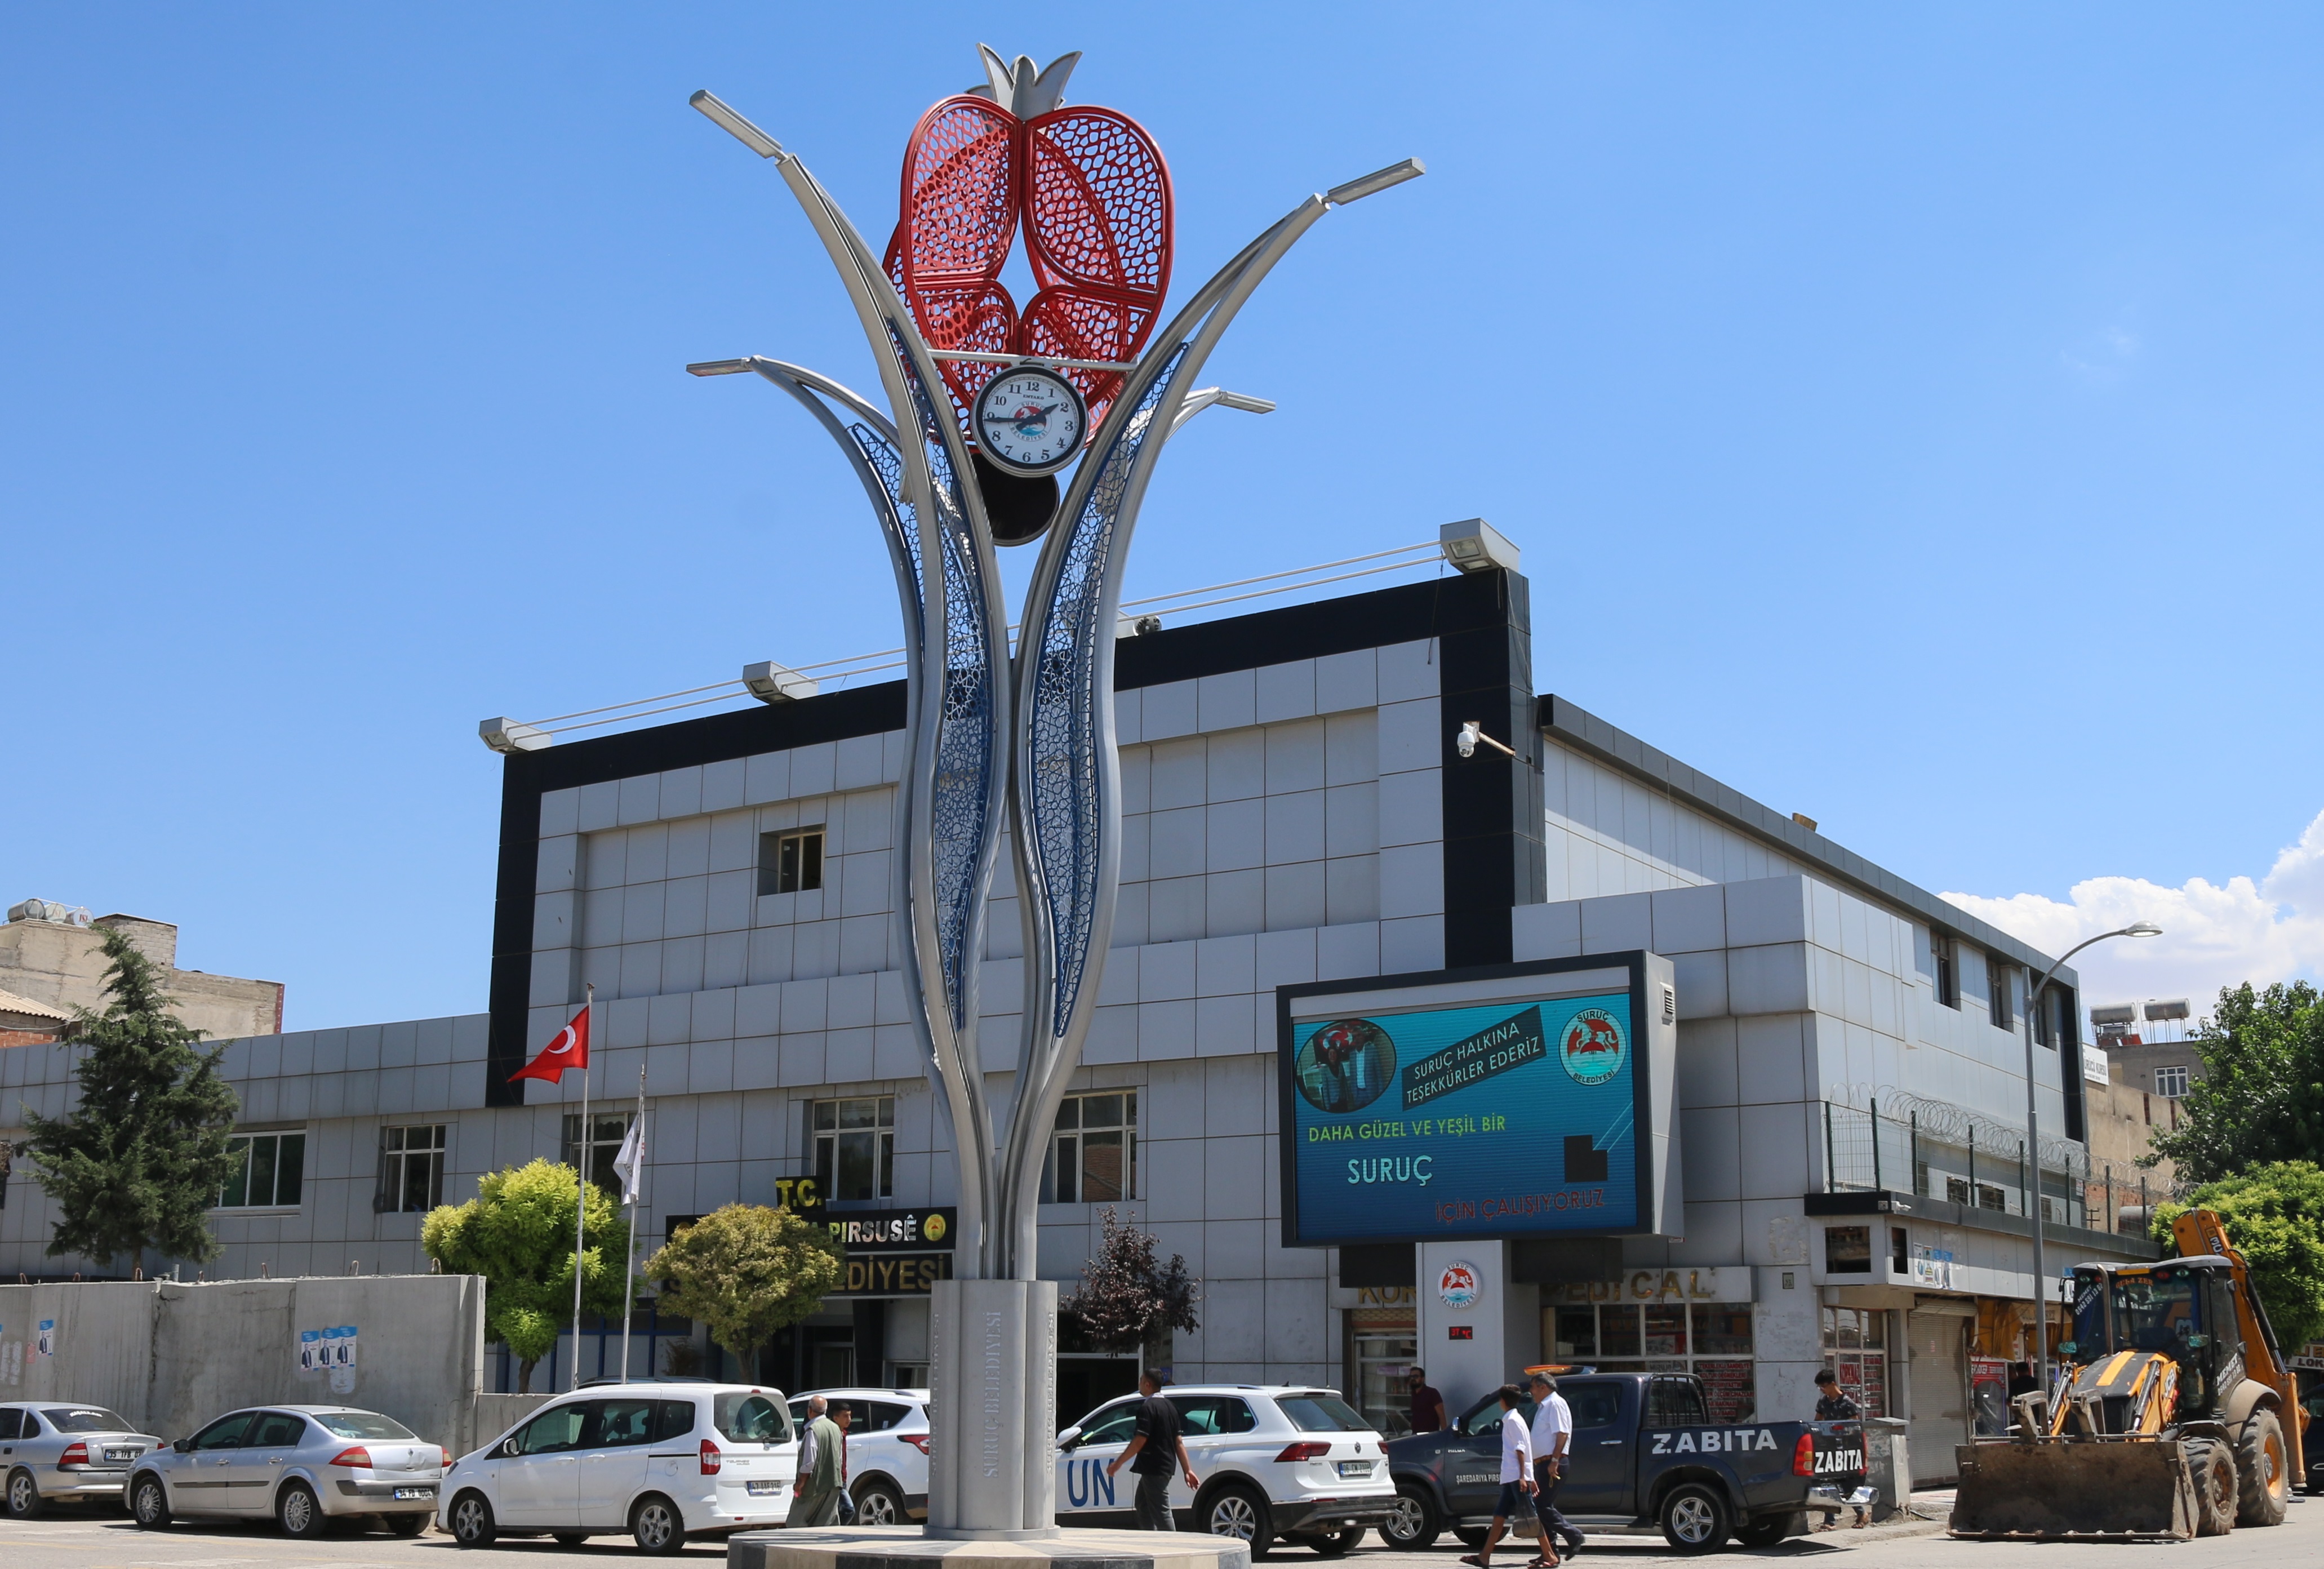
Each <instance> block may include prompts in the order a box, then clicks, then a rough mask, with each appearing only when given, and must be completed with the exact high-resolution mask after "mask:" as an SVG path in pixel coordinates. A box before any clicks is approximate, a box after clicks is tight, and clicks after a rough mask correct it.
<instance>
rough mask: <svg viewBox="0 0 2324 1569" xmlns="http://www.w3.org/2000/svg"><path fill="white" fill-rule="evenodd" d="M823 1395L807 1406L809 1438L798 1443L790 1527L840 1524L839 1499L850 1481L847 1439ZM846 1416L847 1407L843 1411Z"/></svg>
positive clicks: (806, 1437) (816, 1397) (787, 1517)
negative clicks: (831, 1413) (796, 1470)
mask: <svg viewBox="0 0 2324 1569" xmlns="http://www.w3.org/2000/svg"><path fill="white" fill-rule="evenodd" d="M829 1409H830V1402H828V1401H826V1400H825V1398H823V1397H822V1396H821V1395H816V1396H814V1397H812V1398H809V1399H808V1401H807V1435H806V1436H805V1437H804V1438H801V1439H800V1440H799V1457H798V1480H797V1481H794V1482H793V1483H792V1484H791V1507H790V1512H789V1513H788V1515H786V1516H785V1517H784V1518H783V1524H784V1525H785V1526H787V1527H800V1526H808V1527H813V1526H835V1525H837V1524H839V1495H840V1492H841V1490H842V1489H843V1488H844V1485H845V1483H846V1480H847V1435H846V1434H845V1433H844V1431H842V1430H841V1428H840V1426H839V1424H838V1423H836V1422H835V1421H833V1420H832V1419H831V1417H830V1414H829ZM840 1414H841V1415H842V1416H843V1417H844V1416H845V1415H846V1407H841V1408H840Z"/></svg>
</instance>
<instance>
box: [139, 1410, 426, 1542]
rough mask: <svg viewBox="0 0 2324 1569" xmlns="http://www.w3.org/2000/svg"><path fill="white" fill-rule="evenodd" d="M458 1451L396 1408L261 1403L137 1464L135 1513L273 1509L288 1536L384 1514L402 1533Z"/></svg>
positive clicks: (156, 1520)
mask: <svg viewBox="0 0 2324 1569" xmlns="http://www.w3.org/2000/svg"><path fill="white" fill-rule="evenodd" d="M451 1458H452V1457H451V1456H450V1455H449V1454H446V1453H445V1451H444V1450H443V1449H442V1448H441V1447H439V1446H438V1445H437V1444H429V1443H428V1442H427V1441H426V1440H424V1439H422V1438H420V1436H419V1435H417V1434H415V1433H413V1432H412V1431H411V1430H410V1428H408V1427H406V1426H403V1424H402V1423H401V1422H398V1421H396V1420H395V1419H394V1418H393V1417H383V1416H381V1415H380V1414H379V1413H378V1412H376V1411H358V1410H356V1409H355V1408H354V1407H350V1406H254V1407H249V1408H247V1409H244V1410H241V1411H230V1412H228V1413H227V1414H226V1415H225V1416H223V1417H219V1418H218V1419H217V1421H215V1422H213V1423H211V1424H210V1425H209V1426H207V1427H205V1428H203V1429H202V1430H201V1431H200V1432H198V1433H197V1434H195V1435H193V1436H192V1437H191V1438H180V1439H179V1440H178V1441H177V1442H176V1443H175V1444H171V1445H170V1446H169V1447H167V1448H165V1449H157V1450H155V1451H153V1452H152V1454H148V1455H146V1456H145V1457H144V1458H143V1459H142V1460H140V1461H139V1462H138V1463H137V1465H136V1468H135V1469H134V1471H132V1472H130V1476H129V1512H130V1514H131V1515H132V1516H134V1518H136V1521H137V1523H138V1525H139V1526H141V1527H143V1528H144V1529H146V1530H149V1531H152V1530H159V1529H161V1527H164V1526H166V1525H168V1524H169V1523H170V1521H171V1518H173V1517H175V1516H178V1515H226V1516H233V1517H237V1518H244V1519H251V1518H260V1517H263V1516H267V1515H272V1516H273V1517H274V1519H275V1520H276V1522H277V1523H278V1524H280V1525H281V1527H282V1529H283V1531H284V1533H285V1534H286V1535H289V1536H292V1537H315V1536H319V1535H321V1533H322V1531H323V1529H324V1527H325V1525H326V1523H327V1521H329V1520H330V1519H332V1518H344V1517H346V1516H348V1515H377V1516H379V1517H380V1518H383V1520H385V1521H386V1523H387V1526H388V1528H389V1529H391V1530H392V1531H393V1532H395V1534H396V1535H398V1536H400V1537H416V1536H418V1535H419V1534H420V1532H421V1531H423V1530H426V1529H427V1528H428V1520H429V1516H430V1515H432V1514H434V1513H435V1510H436V1490H437V1487H438V1484H439V1483H441V1482H442V1481H443V1480H444V1472H445V1468H446V1467H447V1466H448V1465H449V1464H450V1463H451Z"/></svg>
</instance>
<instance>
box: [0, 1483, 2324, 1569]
mask: <svg viewBox="0 0 2324 1569" xmlns="http://www.w3.org/2000/svg"><path fill="white" fill-rule="evenodd" d="M1461 1551H1462V1549H1461V1548H1460V1546H1458V1545H1457V1544H1455V1543H1453V1542H1452V1539H1451V1538H1450V1537H1447V1538H1445V1541H1444V1545H1443V1546H1440V1547H1438V1548H1436V1549H1434V1550H1433V1551H1430V1552H1427V1553H1390V1552H1388V1551H1387V1550H1385V1549H1384V1548H1382V1547H1381V1546H1379V1542H1378V1540H1377V1538H1375V1539H1372V1540H1369V1541H1367V1542H1366V1543H1365V1545H1364V1546H1360V1547H1359V1548H1357V1549H1356V1551H1355V1552H1354V1553H1353V1554H1351V1555H1350V1556H1349V1558H1348V1560H1347V1561H1346V1562H1347V1563H1349V1564H1360V1569H1458V1565H1459V1562H1460V1555H1461ZM2061 1555H2062V1556H2061ZM2147 1555H2153V1556H2154V1558H2155V1560H2156V1564H2157V1569H2163V1565H2164V1564H2167V1565H2168V1569H2214V1566H2217V1569H2228V1566H2231V1565H2246V1564H2248V1565H2252V1566H2253V1569H2261V1566H2263V1565H2264V1566H2265V1569H2282V1565H2286V1564H2324V1498H2296V1499H2294V1500H2293V1504H2292V1516H2291V1518H2289V1519H2287V1520H2286V1521H2285V1522H2284V1523H2283V1524H2282V1526H2279V1527H2275V1528H2274V1529H2273V1530H2264V1531H2262V1530H2244V1531H2236V1532H2235V1533H2234V1534H2233V1535H2231V1536H2227V1537H2206V1538H2199V1539H2198V1540H2196V1541H2192V1542H2181V1543H2175V1544H2161V1543H2158V1544H2154V1545H2152V1546H2087V1547H2074V1546H2062V1547H2061V1546H2009V1545H2004V1544H1997V1543H1990V1542H1956V1541H1953V1540H1952V1539H1950V1537H1945V1536H1943V1535H1942V1534H1941V1533H1939V1532H1936V1531H1934V1530H1933V1529H1931V1528H1928V1527H1901V1528H1900V1527H1899V1526H1896V1525H1889V1526H1877V1527H1873V1528H1872V1529H1870V1530H1868V1531H1861V1532H1858V1531H1853V1530H1849V1529H1845V1528H1843V1529H1840V1530H1838V1531H1832V1532H1829V1533H1826V1534H1824V1535H1821V1536H1814V1537H1794V1538H1793V1539H1792V1540H1790V1541H1787V1542H1784V1543H1783V1544H1782V1545H1781V1546H1775V1547H1769V1548H1766V1549H1763V1550H1760V1551H1757V1552H1748V1551H1745V1550H1744V1549H1741V1548H1729V1550H1728V1551H1727V1552H1726V1553H1725V1554H1722V1555H1720V1559H1721V1560H1722V1561H1724V1562H1729V1563H1731V1562H1735V1561H1737V1560H1742V1559H1753V1558H1792V1559H1799V1560H1803V1561H1808V1560H1823V1561H1826V1562H1828V1563H1829V1564H1830V1565H1831V1569H2033V1566H2034V1565H2039V1566H2040V1569H2071V1566H2072V1565H2075V1564H2082V1565H2087V1566H2088V1569H2121V1566H2122V1565H2124V1564H2126V1563H2127V1562H2129V1561H2131V1560H2133V1559H2135V1558H2140V1557H2144V1556H2147ZM675 1561H676V1562H678V1563H679V1564H689V1563H690V1564H723V1563H724V1561H725V1548H724V1545H723V1544H722V1543H720V1542H718V1541H716V1540H710V1541H701V1542H696V1543H691V1544H689V1545H688V1546H687V1549H686V1551H685V1552H684V1553H683V1554H682V1555H679V1556H678V1558H677V1559H676V1560H675ZM1525 1561H1526V1555H1524V1554H1523V1553H1517V1552H1509V1551H1507V1550H1504V1551H1502V1552H1499V1553H1497V1554H1495V1555H1494V1564H1495V1569H1522V1565H1523V1564H1524V1563H1525ZM1680 1561H1682V1560H1680V1559H1679V1558H1678V1557H1677V1556H1676V1555H1674V1554H1672V1553H1671V1552H1670V1550H1669V1549H1668V1548H1667V1547H1665V1546H1664V1544H1663V1542H1662V1539H1661V1538H1660V1537H1653V1536H1636V1537H1628V1536H1625V1537H1612V1536H1600V1537H1596V1538H1595V1539H1593V1541H1592V1543H1591V1548H1590V1550H1589V1551H1587V1552H1585V1553H1584V1554H1583V1555H1582V1558H1581V1560H1580V1563H1581V1564H1582V1565H1583V1566H1584V1569H1587V1566H1588V1565H1591V1564H1620V1565H1622V1566H1623V1569H1633V1566H1637V1565H1645V1564H1669V1563H1676V1562H1680ZM646 1562H650V1560H648V1559H647V1558H646V1557H645V1556H644V1555H642V1554H640V1553H638V1552H637V1551H635V1550H634V1549H633V1548H632V1546H631V1544H630V1543H629V1541H628V1539H627V1538H625V1537H596V1538H594V1539H593V1540H591V1541H590V1542H589V1543H588V1544H586V1546H578V1547H565V1546H558V1544H557V1543H555V1542H551V1541H548V1540H546V1539H542V1540H536V1541H523V1540H509V1541H504V1542H503V1543H502V1544H501V1545H500V1546H497V1547H494V1548H493V1549H491V1550H490V1551H487V1552H478V1553H464V1552H462V1551H461V1550H460V1549H459V1548H458V1547H456V1546H453V1545H452V1541H451V1538H450V1537H445V1536H442V1535H440V1534H438V1533H437V1532H435V1531H432V1530H431V1531H429V1533H428V1534H427V1535H425V1536H422V1537H390V1536H388V1535H386V1534H385V1533H383V1532H382V1533H370V1534H364V1535H355V1534H352V1533H349V1534H345V1535H339V1536H334V1537H327V1538H326V1539H324V1540H323V1541H320V1542H314V1543H303V1542H291V1541H288V1540H286V1539H284V1538H283V1537H281V1535H279V1534H278V1533H277V1532H276V1531H275V1530H274V1529H273V1527H272V1524H271V1523H268V1524H253V1525H248V1526H240V1525H184V1524H181V1525H177V1526H173V1527H171V1528H170V1529H168V1530H166V1531H161V1532H152V1531H140V1530H139V1529H137V1528H136V1527H134V1526H133V1525H131V1524H130V1523H129V1521H128V1520H127V1519H125V1518H122V1517H120V1516H117V1515H84V1514H79V1513H76V1512H72V1511H69V1510H66V1509H61V1508H59V1509H52V1510H51V1512H50V1514H49V1515H48V1516H46V1517H45V1518H42V1519H38V1520H32V1521H29V1522H24V1523H18V1522H15V1521H10V1520H0V1564H5V1565H6V1566H7V1569H290V1566H292V1565H304V1564H334V1565H365V1566H376V1569H430V1566H431V1565H433V1566H435V1569H454V1566H455V1565H457V1569H505V1566H510V1565H530V1566H531V1569H554V1566H556V1565H558V1564H576V1565H577V1564H629V1563H640V1564H642V1563H646ZM1268 1563H1269V1564H1276V1565H1280V1566H1282V1569H1305V1565H1307V1564H1314V1565H1316V1566H1317V1569H1322V1565H1323V1563H1324V1560H1323V1559H1320V1558H1318V1557H1317V1556H1316V1555H1314V1554H1313V1553H1309V1552H1307V1551H1305V1549H1302V1548H1284V1549H1281V1550H1279V1551H1277V1553H1276V1554H1275V1555H1274V1556H1273V1557H1272V1558H1270V1559H1269V1560H1268Z"/></svg>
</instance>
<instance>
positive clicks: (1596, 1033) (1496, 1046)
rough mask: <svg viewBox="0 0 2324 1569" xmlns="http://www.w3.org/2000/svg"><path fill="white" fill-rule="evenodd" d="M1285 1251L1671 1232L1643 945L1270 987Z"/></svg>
mask: <svg viewBox="0 0 2324 1569" xmlns="http://www.w3.org/2000/svg"><path fill="white" fill-rule="evenodd" d="M1276 1005H1277V1077H1278V1081H1279V1094H1280V1099H1281V1104H1282V1116H1281V1120H1280V1121H1279V1124H1278V1125H1279V1126H1280V1127H1281V1129H1282V1130H1283V1137H1282V1140H1281V1145H1282V1159H1283V1186H1284V1192H1285V1194H1286V1204H1285V1205H1284V1220H1283V1228H1284V1242H1285V1245H1286V1246H1289V1247H1323V1246H1330V1245H1336V1244H1341V1243H1349V1242H1375V1241H1457V1240H1460V1239H1462V1238H1471V1237H1475V1238H1493V1237H1543V1236H1590V1235H1594V1236H1609V1235H1623V1234H1629V1233H1638V1232H1667V1231H1670V1230H1673V1229H1674V1221H1675V1218H1676V1214H1677V1204H1676V1185H1675V1182H1674V1180H1673V1178H1674V1173H1673V1170H1672V1164H1673V1155H1672V1149H1671V1142H1670V1136H1669V1128H1670V1122H1671V1101H1672V1092H1673V1076H1672V1062H1671V1059H1672V1057H1673V1056H1674V1052H1673V1049H1672V1048H1673V1042H1674V1037H1675V1029H1676V1020H1675V1004H1674V993H1673V992H1672V991H1671V982H1670V967H1669V964H1668V961H1666V960H1663V959H1661V958H1658V957H1656V956H1655V955H1650V954H1646V953H1643V952H1633V953H1629V954H1617V955H1597V956H1592V957H1591V958H1588V959H1580V960H1573V959H1565V960H1552V961H1547V962H1545V963H1540V964H1509V965H1499V966H1495V967H1493V968H1491V969H1489V970H1471V971H1456V972H1443V973H1438V974H1426V975H1417V976H1414V975H1403V976H1388V977H1384V978H1381V979H1379V980H1367V981H1361V982H1336V983H1329V984H1319V985H1304V986H1286V987H1281V988H1278V989H1277V994H1276Z"/></svg>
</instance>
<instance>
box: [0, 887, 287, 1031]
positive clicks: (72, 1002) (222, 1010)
mask: <svg viewBox="0 0 2324 1569" xmlns="http://www.w3.org/2000/svg"><path fill="white" fill-rule="evenodd" d="M106 927H114V928H119V929H120V930H121V931H123V932H124V933H125V934H126V935H127V936H128V937H129V939H130V941H131V942H132V943H133V944H134V946H136V948H137V950H138V951H139V952H140V953H142V954H143V955H145V956H146V957H147V958H149V959H151V960H152V961H153V963H154V964H157V965H159V966H160V967H161V972H162V975H163V978H164V980H165V981H166V983H167V985H168V990H169V993H170V996H171V1002H172V1006H173V1010H174V1011H175V1012H176V1013H177V1015H178V1017H179V1018H180V1019H181V1020H184V1021H185V1022H186V1023H187V1024H189V1025H190V1026H192V1027H193V1028H194V1029H198V1030H201V1031H202V1032H203V1033H204V1034H206V1035H208V1037H210V1038H212V1039H213V1040H227V1039H232V1038H235V1037H237V1036H245V1035H271V1034H272V1033H274V1032H275V1031H276V1030H279V1029H281V1028H282V983H281V982H280V981H246V980H244V979H242V978H241V977H239V976H235V975H212V974H206V973H205V972H203V971H200V970H180V969H179V968H178V967H177V958H178V928H176V927H174V926H171V925H170V924H169V923H168V922H167V921H158V920H146V919H143V918H140V917H137V916H130V915H101V916H99V917H97V919H96V920H95V921H94V922H93V923H92V924H90V925H89V926H86V927H77V926H67V925H65V924H64V923H62V922H60V921H47V920H13V921H9V922H8V923H6V924H5V925H0V992H14V993H15V994H16V995H17V996H19V997H28V998H30V999H32V1001H35V1002H46V1003H49V1004H51V1005H52V1006H54V1007H59V1008H65V1009H72V1008H88V1009H92V1010H95V1011H98V1012H103V1011H104V1010H105V1005H106V996H105V967H106V964H107V963H108V962H109V961H108V960H107V959H106V956H105V933H104V931H103V930H102V929H100V928H106Z"/></svg>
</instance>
